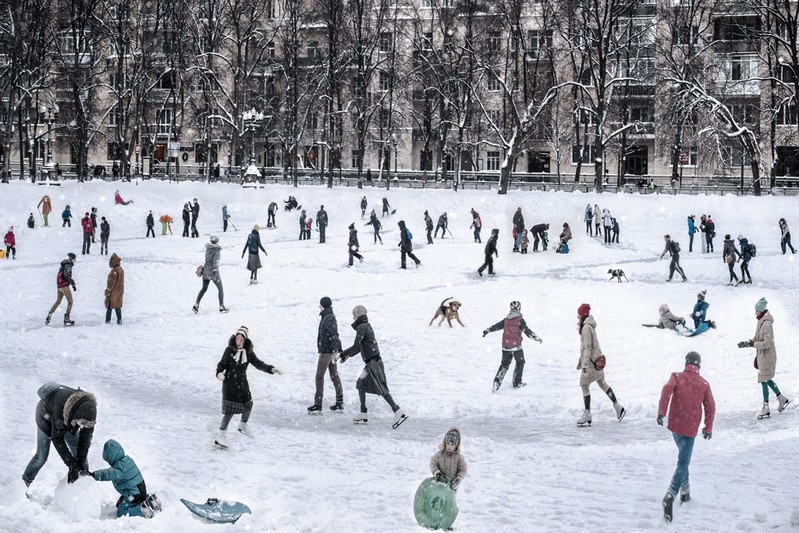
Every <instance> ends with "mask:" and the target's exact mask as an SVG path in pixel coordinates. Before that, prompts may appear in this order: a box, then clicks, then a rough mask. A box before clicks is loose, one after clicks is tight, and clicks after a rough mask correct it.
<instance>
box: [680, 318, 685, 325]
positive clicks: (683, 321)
mask: <svg viewBox="0 0 799 533" xmlns="http://www.w3.org/2000/svg"><path fill="white" fill-rule="evenodd" d="M680 324H682V325H683V326H684V325H685V319H684V318H683V319H682V320H680Z"/></svg>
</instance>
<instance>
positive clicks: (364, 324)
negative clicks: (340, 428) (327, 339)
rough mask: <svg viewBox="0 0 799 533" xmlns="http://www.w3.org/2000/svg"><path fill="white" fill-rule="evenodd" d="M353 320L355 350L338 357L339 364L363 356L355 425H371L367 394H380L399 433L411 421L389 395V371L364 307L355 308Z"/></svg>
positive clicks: (352, 349)
mask: <svg viewBox="0 0 799 533" xmlns="http://www.w3.org/2000/svg"><path fill="white" fill-rule="evenodd" d="M352 318H353V320H354V322H353V323H352V329H354V330H355V341H354V342H353V344H352V346H350V347H349V348H347V349H346V350H344V351H343V352H339V353H338V354H336V360H337V361H339V362H342V363H343V362H345V361H346V360H347V359H348V358H350V357H352V356H353V355H356V354H361V357H362V358H363V362H364V364H365V365H366V366H365V367H364V369H363V372H361V376H360V377H359V378H358V381H357V383H356V385H355V386H356V387H357V389H358V398H359V399H360V401H361V412H360V413H358V415H357V416H356V417H355V418H353V422H355V423H356V424H365V423H367V422H368V421H369V415H368V414H367V411H366V394H367V393H369V394H377V395H378V396H382V397H383V399H384V400H385V401H386V402H388V405H390V406H391V410H392V411H393V412H394V422H393V423H392V427H393V428H394V429H397V428H398V427H399V425H400V424H402V423H403V422H405V420H406V419H407V418H408V417H407V415H405V412H404V411H403V410H402V409H400V406H399V405H397V404H396V403H394V399H393V398H392V397H391V394H390V393H389V390H388V383H387V381H386V371H385V368H384V367H383V360H382V359H381V358H380V349H379V348H378V347H377V340H376V339H375V332H374V331H373V330H372V326H371V324H369V319H368V318H367V316H366V308H365V307H364V306H362V305H356V306H355V307H354V308H353V310H352Z"/></svg>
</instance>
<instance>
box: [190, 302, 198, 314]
mask: <svg viewBox="0 0 799 533" xmlns="http://www.w3.org/2000/svg"><path fill="white" fill-rule="evenodd" d="M191 310H192V311H194V314H197V313H199V312H200V304H194V305H192V306H191Z"/></svg>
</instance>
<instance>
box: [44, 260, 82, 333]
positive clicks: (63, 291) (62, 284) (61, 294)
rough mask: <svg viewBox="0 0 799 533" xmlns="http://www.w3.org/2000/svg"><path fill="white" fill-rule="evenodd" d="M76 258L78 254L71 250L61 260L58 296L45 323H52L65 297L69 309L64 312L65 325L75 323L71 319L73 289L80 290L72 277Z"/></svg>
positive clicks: (58, 276)
mask: <svg viewBox="0 0 799 533" xmlns="http://www.w3.org/2000/svg"><path fill="white" fill-rule="evenodd" d="M76 259H77V256H76V255H75V254H73V253H72V252H70V253H68V254H67V258H66V259H64V260H63V261H61V266H59V268H58V275H57V276H56V289H57V291H58V297H57V298H56V301H55V303H54V304H53V306H52V307H51V308H50V312H49V313H47V318H46V319H45V320H44V323H45V324H49V323H50V319H51V318H52V317H53V313H55V310H56V309H58V306H59V305H61V300H62V299H63V298H66V299H67V311H66V313H64V325H65V326H71V325H73V324H74V323H75V321H74V320H70V318H69V314H70V313H71V312H72V291H77V290H78V288H77V287H76V286H75V280H74V279H72V267H73V266H75V261H76ZM70 286H71V287H72V291H71V290H69V288H70Z"/></svg>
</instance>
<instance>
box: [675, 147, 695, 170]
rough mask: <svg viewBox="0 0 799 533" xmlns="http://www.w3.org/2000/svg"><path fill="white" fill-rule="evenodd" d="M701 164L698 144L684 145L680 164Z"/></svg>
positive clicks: (692, 165) (690, 165) (691, 165)
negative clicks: (697, 148)
mask: <svg viewBox="0 0 799 533" xmlns="http://www.w3.org/2000/svg"><path fill="white" fill-rule="evenodd" d="M698 164H699V152H697V150H696V146H684V147H683V149H682V150H681V152H680V165H682V166H689V167H695V166H696V165H698Z"/></svg>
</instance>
